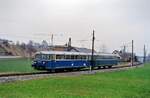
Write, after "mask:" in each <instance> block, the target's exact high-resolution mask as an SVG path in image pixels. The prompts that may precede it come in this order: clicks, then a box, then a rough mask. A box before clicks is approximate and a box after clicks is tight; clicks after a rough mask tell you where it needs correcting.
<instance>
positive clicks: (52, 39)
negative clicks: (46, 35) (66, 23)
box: [51, 34, 54, 50]
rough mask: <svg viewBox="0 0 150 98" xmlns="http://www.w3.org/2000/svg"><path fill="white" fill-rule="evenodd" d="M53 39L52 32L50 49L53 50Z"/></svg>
mask: <svg viewBox="0 0 150 98" xmlns="http://www.w3.org/2000/svg"><path fill="white" fill-rule="evenodd" d="M53 40H54V36H53V34H52V35H51V47H52V48H51V49H52V50H53Z"/></svg>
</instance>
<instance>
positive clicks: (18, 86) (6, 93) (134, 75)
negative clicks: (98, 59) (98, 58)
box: [0, 64, 150, 98]
mask: <svg viewBox="0 0 150 98" xmlns="http://www.w3.org/2000/svg"><path fill="white" fill-rule="evenodd" d="M0 98H150V64H146V65H145V66H144V67H142V68H135V69H130V70H127V71H120V72H106V73H97V74H95V75H81V76H63V77H62V76H57V77H49V78H44V79H38V80H28V81H22V82H21V81H18V82H15V83H5V84H0Z"/></svg>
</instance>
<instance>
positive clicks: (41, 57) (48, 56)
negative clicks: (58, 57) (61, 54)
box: [35, 54, 53, 60]
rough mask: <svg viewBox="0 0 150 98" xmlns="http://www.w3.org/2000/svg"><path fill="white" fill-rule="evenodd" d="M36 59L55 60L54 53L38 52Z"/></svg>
mask: <svg viewBox="0 0 150 98" xmlns="http://www.w3.org/2000/svg"><path fill="white" fill-rule="evenodd" d="M35 59H36V60H53V55H51V54H36V55H35Z"/></svg>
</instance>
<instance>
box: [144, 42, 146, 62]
mask: <svg viewBox="0 0 150 98" xmlns="http://www.w3.org/2000/svg"><path fill="white" fill-rule="evenodd" d="M145 62H146V47H145V45H144V56H143V63H145Z"/></svg>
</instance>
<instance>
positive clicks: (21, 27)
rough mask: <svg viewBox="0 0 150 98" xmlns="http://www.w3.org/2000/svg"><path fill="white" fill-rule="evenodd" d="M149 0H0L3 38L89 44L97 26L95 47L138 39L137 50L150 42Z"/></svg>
mask: <svg viewBox="0 0 150 98" xmlns="http://www.w3.org/2000/svg"><path fill="white" fill-rule="evenodd" d="M149 5H150V0H0V38H7V39H11V40H14V41H17V40H19V41H24V42H27V41H28V40H29V39H32V40H34V41H37V42H40V41H41V40H47V41H48V42H49V38H50V34H52V33H53V34H54V35H55V36H54V41H55V44H64V43H65V42H66V41H67V39H68V37H72V40H73V45H75V46H81V44H85V45H84V47H87V48H90V44H89V43H90V41H89V42H84V43H81V42H79V41H78V40H90V39H91V38H90V37H91V33H92V29H95V33H96V39H97V40H99V41H96V48H97V49H98V48H99V47H100V46H101V45H102V44H105V45H106V46H107V48H108V51H112V50H113V49H119V48H120V46H121V45H123V44H124V43H128V42H130V41H131V40H132V39H133V40H134V41H135V46H136V47H135V48H136V52H138V54H142V49H143V44H144V43H146V45H147V46H148V45H149V43H150V39H149V36H150V33H149V32H150V29H149V26H150V12H149V10H150V6H149Z"/></svg>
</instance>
